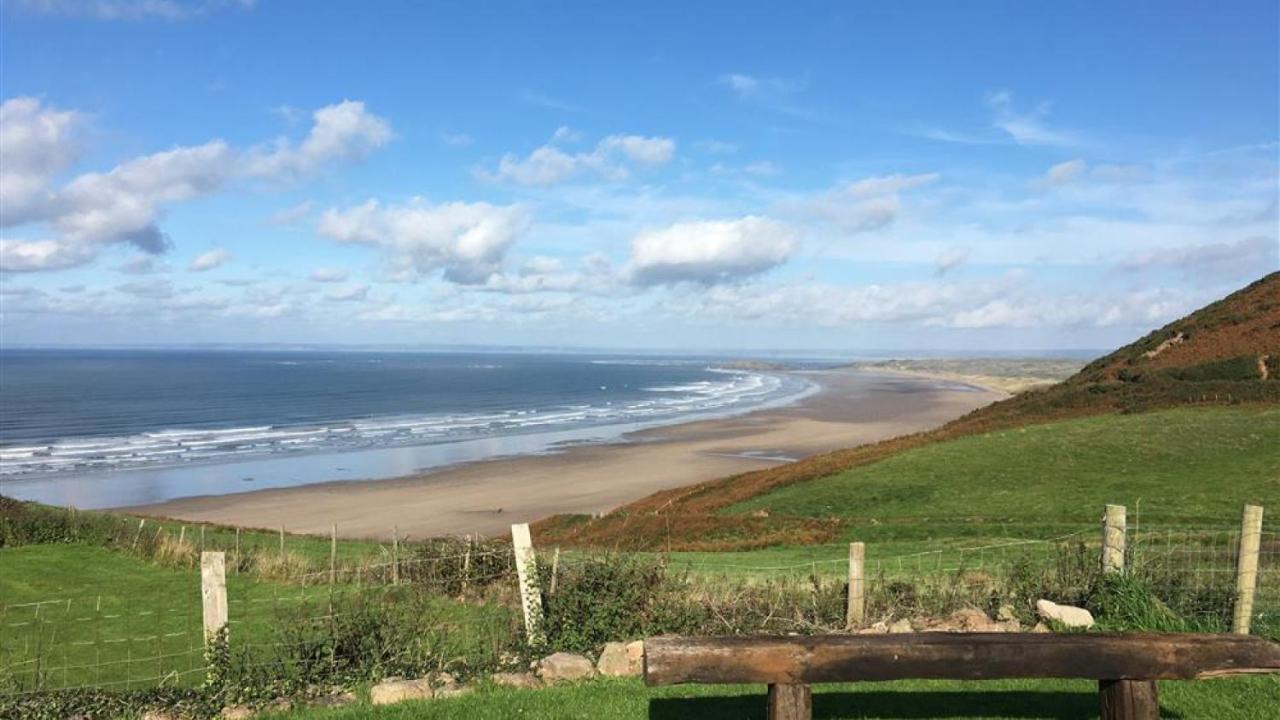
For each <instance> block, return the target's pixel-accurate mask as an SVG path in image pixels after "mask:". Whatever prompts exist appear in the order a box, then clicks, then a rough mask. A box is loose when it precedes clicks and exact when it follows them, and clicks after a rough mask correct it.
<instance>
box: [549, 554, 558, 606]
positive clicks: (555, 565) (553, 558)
mask: <svg viewBox="0 0 1280 720" xmlns="http://www.w3.org/2000/svg"><path fill="white" fill-rule="evenodd" d="M559 575H560V548H559V547H557V548H556V551H555V554H553V555H552V556H551V587H549V588H547V594H548V595H555V594H556V577H557V576H559Z"/></svg>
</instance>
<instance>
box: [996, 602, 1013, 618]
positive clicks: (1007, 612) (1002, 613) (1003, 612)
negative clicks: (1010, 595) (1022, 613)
mask: <svg viewBox="0 0 1280 720" xmlns="http://www.w3.org/2000/svg"><path fill="white" fill-rule="evenodd" d="M996 619H997V620H999V621H1000V622H1009V621H1010V620H1017V619H1018V615H1017V613H1015V612H1014V610H1013V606H1012V605H1009V604H1007V603H1006V604H1004V605H1001V606H1000V609H999V610H996Z"/></svg>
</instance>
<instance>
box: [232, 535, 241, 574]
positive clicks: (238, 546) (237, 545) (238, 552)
mask: <svg viewBox="0 0 1280 720" xmlns="http://www.w3.org/2000/svg"><path fill="white" fill-rule="evenodd" d="M232 567H234V568H235V569H236V572H240V528H236V562H235V565H232Z"/></svg>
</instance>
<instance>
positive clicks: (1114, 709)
mask: <svg viewBox="0 0 1280 720" xmlns="http://www.w3.org/2000/svg"><path fill="white" fill-rule="evenodd" d="M1098 701H1099V703H1100V704H1101V709H1102V720H1160V695H1159V693H1158V692H1157V690H1156V681H1155V680H1099V681H1098Z"/></svg>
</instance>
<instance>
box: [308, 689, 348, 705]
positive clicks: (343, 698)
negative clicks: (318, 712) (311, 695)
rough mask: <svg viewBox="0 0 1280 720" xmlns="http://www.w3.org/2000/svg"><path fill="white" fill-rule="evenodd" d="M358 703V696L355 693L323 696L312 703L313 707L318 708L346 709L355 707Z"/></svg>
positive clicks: (337, 693)
mask: <svg viewBox="0 0 1280 720" xmlns="http://www.w3.org/2000/svg"><path fill="white" fill-rule="evenodd" d="M355 702H356V694H355V693H353V692H336V693H332V694H329V695H321V696H320V697H318V698H316V699H315V700H312V701H311V704H312V705H315V706H317V707H345V706H347V705H354V704H355Z"/></svg>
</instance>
